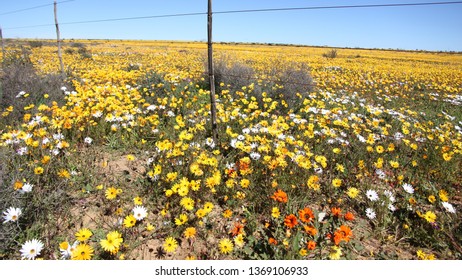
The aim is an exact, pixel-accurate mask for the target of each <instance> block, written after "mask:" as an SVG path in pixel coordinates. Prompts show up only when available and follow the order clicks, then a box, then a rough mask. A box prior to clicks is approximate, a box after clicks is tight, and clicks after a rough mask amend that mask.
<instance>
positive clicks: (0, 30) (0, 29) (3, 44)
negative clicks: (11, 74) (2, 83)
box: [0, 27, 5, 62]
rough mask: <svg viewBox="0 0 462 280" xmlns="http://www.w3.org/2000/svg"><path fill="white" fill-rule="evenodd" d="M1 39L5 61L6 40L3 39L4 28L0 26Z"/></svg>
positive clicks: (3, 59)
mask: <svg viewBox="0 0 462 280" xmlns="http://www.w3.org/2000/svg"><path fill="white" fill-rule="evenodd" d="M0 40H1V41H2V62H3V61H5V42H4V41H3V33H2V28H1V27H0Z"/></svg>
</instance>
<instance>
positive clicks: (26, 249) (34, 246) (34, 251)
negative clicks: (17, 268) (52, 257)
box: [19, 238, 43, 260]
mask: <svg viewBox="0 0 462 280" xmlns="http://www.w3.org/2000/svg"><path fill="white" fill-rule="evenodd" d="M42 249H43V243H42V241H40V240H37V239H35V238H34V239H32V240H28V241H26V243H24V244H23V245H22V248H21V250H19V251H20V252H21V257H22V259H29V260H33V259H35V257H36V256H38V255H40V252H41V251H42Z"/></svg>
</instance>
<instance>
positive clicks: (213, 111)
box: [207, 0, 218, 145]
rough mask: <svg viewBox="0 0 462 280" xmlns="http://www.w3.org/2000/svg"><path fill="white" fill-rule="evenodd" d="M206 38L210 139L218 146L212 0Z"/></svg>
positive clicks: (208, 12)
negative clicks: (210, 124) (210, 123)
mask: <svg viewBox="0 0 462 280" xmlns="http://www.w3.org/2000/svg"><path fill="white" fill-rule="evenodd" d="M207 38H208V40H207V41H208V43H207V46H208V72H209V83H210V113H211V118H212V138H213V142H214V143H215V145H218V125H217V104H216V99H215V75H214V72H213V43H212V0H208V9H207Z"/></svg>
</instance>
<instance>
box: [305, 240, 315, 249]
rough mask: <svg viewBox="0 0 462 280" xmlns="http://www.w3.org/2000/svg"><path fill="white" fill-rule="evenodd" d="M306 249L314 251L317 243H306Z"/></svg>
mask: <svg viewBox="0 0 462 280" xmlns="http://www.w3.org/2000/svg"><path fill="white" fill-rule="evenodd" d="M306 247H307V248H308V250H314V249H315V248H316V242H314V241H313V240H310V241H308V243H306Z"/></svg>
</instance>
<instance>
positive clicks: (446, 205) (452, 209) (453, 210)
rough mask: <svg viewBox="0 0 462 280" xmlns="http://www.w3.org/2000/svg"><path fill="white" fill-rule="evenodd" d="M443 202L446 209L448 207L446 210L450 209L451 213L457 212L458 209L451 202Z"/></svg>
mask: <svg viewBox="0 0 462 280" xmlns="http://www.w3.org/2000/svg"><path fill="white" fill-rule="evenodd" d="M441 204H443V207H444V209H446V211H448V212H449V213H456V209H455V208H454V206H452V204H451V203H449V202H442V203H441Z"/></svg>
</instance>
